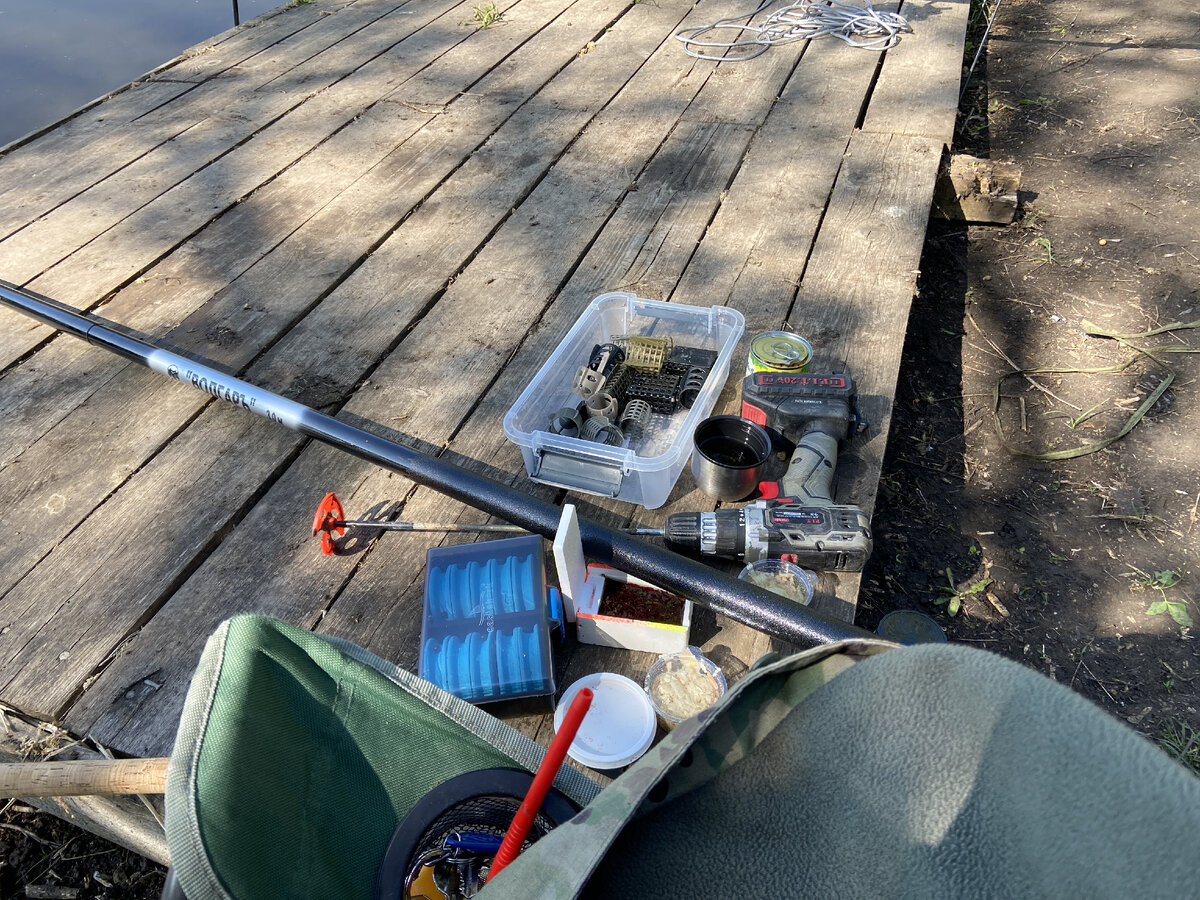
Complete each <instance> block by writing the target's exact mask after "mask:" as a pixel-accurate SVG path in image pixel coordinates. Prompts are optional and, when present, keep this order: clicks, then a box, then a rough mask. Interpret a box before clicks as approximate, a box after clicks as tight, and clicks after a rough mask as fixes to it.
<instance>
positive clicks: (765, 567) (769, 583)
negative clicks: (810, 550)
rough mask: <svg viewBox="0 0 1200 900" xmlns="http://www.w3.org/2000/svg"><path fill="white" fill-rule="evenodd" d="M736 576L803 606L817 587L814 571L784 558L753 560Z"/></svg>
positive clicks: (807, 602) (809, 601)
mask: <svg viewBox="0 0 1200 900" xmlns="http://www.w3.org/2000/svg"><path fill="white" fill-rule="evenodd" d="M738 578H740V579H741V580H742V581H748V582H750V583H751V584H752V585H754V586H755V587H760V588H762V589H763V590H767V591H770V592H771V593H773V594H779V596H781V597H787V598H788V599H789V600H795V601H796V602H797V603H801V604H803V605H804V606H808V604H809V603H811V602H812V598H813V592H814V591H815V590H816V589H817V573H816V572H810V571H809V570H808V569H802V568H800V567H799V566H798V565H796V564H795V563H791V562H788V561H787V560H784V559H758V560H755V561H754V562H752V563H750V564H749V565H748V566H746V568H744V569H742V571H741V573H739V575H738Z"/></svg>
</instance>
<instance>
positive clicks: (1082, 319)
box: [858, 0, 1200, 766]
mask: <svg viewBox="0 0 1200 900" xmlns="http://www.w3.org/2000/svg"><path fill="white" fill-rule="evenodd" d="M1159 10H1161V11H1162V13H1163V14H1162V16H1159V15H1158V11H1159ZM1198 34H1200V16H1198V15H1197V14H1196V13H1194V12H1188V13H1184V12H1182V11H1180V10H1179V9H1178V8H1176V7H1173V6H1172V7H1168V6H1167V5H1166V4H1161V3H1159V4H1155V3H1151V4H1149V5H1145V6H1141V7H1139V8H1138V10H1137V11H1136V14H1135V12H1134V10H1133V8H1132V7H1130V8H1128V9H1127V10H1126V9H1124V8H1123V7H1122V5H1121V4H1116V5H1107V6H1104V8H1100V7H1097V6H1095V5H1085V4H1080V3H1077V2H1073V0H1050V2H1047V0H1037V2H1034V0H1006V2H1005V3H1004V5H1003V6H1002V7H1001V10H1000V13H999V15H998V17H997V21H996V24H995V26H994V29H993V33H992V36H991V39H990V44H989V47H988V52H987V54H986V69H985V70H983V69H982V63H981V68H980V69H977V70H976V73H975V76H974V78H973V79H972V82H971V89H970V90H969V91H968V95H967V97H966V98H964V102H963V107H962V110H961V111H960V116H959V134H958V138H957V141H956V147H955V150H956V152H969V153H972V154H974V155H977V156H986V157H989V158H991V159H993V160H1002V161H1010V162H1013V163H1015V164H1017V165H1018V166H1019V167H1020V168H1021V170H1022V176H1023V181H1022V193H1021V201H1022V210H1021V215H1020V219H1019V221H1018V222H1017V223H1016V224H1014V225H1011V226H1008V227H1005V228H995V227H970V228H967V227H963V226H955V225H948V224H941V225H939V224H931V227H930V229H929V232H928V238H927V241H926V246H925V255H924V260H923V262H922V267H921V269H922V278H921V284H920V295H919V297H918V298H917V300H916V301H915V303H914V307H913V313H912V318H911V319H910V323H909V330H908V336H907V342H906V345H905V361H904V365H903V369H902V373H901V377H900V382H899V385H898V389H897V396H896V411H895V418H894V420H893V424H892V431H891V434H890V437H889V442H888V454H887V459H886V461H885V464H884V471H883V477H882V480H881V484H880V493H879V501H878V508H877V510H876V514H875V517H874V524H875V531H876V545H875V553H874V557H873V560H872V564H871V566H870V569H869V571H868V573H867V578H866V581H865V586H864V590H863V593H862V595H861V598H860V613H859V619H858V621H859V624H861V625H863V626H865V627H873V626H874V625H875V624H876V623H877V622H878V620H879V618H880V617H881V616H882V615H883V614H884V613H886V612H888V611H889V610H891V609H895V608H912V609H918V610H921V611H924V612H926V613H931V614H933V615H934V616H935V617H936V618H937V619H938V621H939V622H940V623H941V624H942V625H943V627H944V628H945V630H946V632H947V635H948V636H949V638H950V639H951V640H955V641H970V642H974V643H976V644H978V645H979V646H981V647H985V648H987V649H989V650H993V651H995V652H997V653H1000V654H1002V655H1004V656H1008V657H1011V658H1013V659H1016V660H1020V661H1022V662H1024V663H1026V664H1027V665H1029V666H1030V667H1032V668H1035V669H1037V670H1039V671H1041V672H1042V673H1044V674H1046V675H1048V676H1049V677H1051V678H1054V679H1056V680H1057V681H1060V682H1062V683H1064V684H1067V685H1069V686H1071V687H1072V688H1074V689H1075V690H1077V691H1079V692H1080V693H1082V694H1084V695H1085V696H1086V697H1088V698H1089V699H1091V700H1092V701H1093V702H1095V703H1096V704H1097V705H1099V706H1100V707H1101V708H1103V709H1105V710H1107V711H1108V712H1111V713H1112V714H1113V715H1114V716H1117V717H1118V718H1120V719H1121V720H1123V721H1125V722H1127V723H1128V724H1130V725H1131V726H1133V727H1134V728H1136V729H1138V730H1139V731H1142V732H1144V733H1146V734H1148V735H1150V736H1152V737H1154V738H1155V739H1159V738H1166V739H1167V741H1168V743H1171V735H1172V734H1175V735H1176V736H1177V737H1178V736H1179V735H1183V736H1185V737H1184V744H1185V746H1186V740H1187V738H1188V737H1191V736H1193V735H1195V733H1196V729H1200V713H1198V712H1197V707H1200V666H1198V665H1197V657H1196V643H1195V628H1194V626H1193V625H1192V624H1191V623H1193V622H1195V621H1196V620H1197V619H1200V605H1198V604H1197V603H1196V598H1197V596H1200V595H1198V593H1197V577H1198V576H1200V571H1198V569H1197V559H1196V549H1197V541H1198V540H1200V531H1198V530H1197V515H1198V512H1197V502H1198V500H1200V467H1198V466H1197V463H1198V462H1200V441H1198V439H1197V435H1196V431H1195V430H1194V429H1195V427H1196V423H1197V421H1200V419H1198V416H1200V408H1198V403H1197V393H1196V376H1197V373H1200V359H1198V358H1197V357H1196V356H1194V355H1190V354H1189V353H1187V352H1182V351H1186V350H1192V349H1200V331H1193V330H1192V326H1200V303H1198V299H1200V298H1198V296H1197V290H1198V289H1200V240H1198V237H1200V183H1198V182H1200V99H1198V98H1197V95H1196V93H1195V85H1196V84H1197V83H1198V81H1200V47H1198V45H1197V42H1196V37H1197V35H1198ZM1171 326H1174V327H1171ZM1099 331H1103V332H1108V333H1110V334H1112V333H1117V334H1124V335H1143V334H1145V333H1146V332H1151V331H1160V332H1161V333H1158V334H1154V335H1148V336H1145V337H1130V338H1128V339H1126V340H1125V341H1118V340H1114V339H1112V338H1109V337H1100V336H1096V332H1099ZM1134 347H1137V348H1141V349H1142V350H1147V351H1149V350H1151V349H1152V348H1158V349H1157V350H1156V352H1154V354H1153V356H1149V355H1147V354H1146V353H1139V352H1137V351H1136V350H1134V349H1133V348H1134ZM1125 362H1131V363H1132V364H1131V365H1130V366H1129V368H1127V369H1124V370H1123V371H1122V372H1120V373H1119V374H1113V373H1087V374H1084V373H1071V374H1030V375H1029V377H1028V378H1026V377H1024V376H1023V375H1021V374H1014V373H1015V370H1016V367H1018V366H1019V367H1022V368H1023V369H1030V368H1043V369H1060V370H1061V369H1068V370H1085V369H1099V368H1103V367H1110V366H1113V365H1114V364H1123V363H1125ZM1004 375H1009V376H1010V377H1007V378H1005V380H1004V381H1003V382H1002V383H1001V384H1000V386H999V391H1000V401H999V405H998V407H996V406H995V404H994V398H993V391H994V390H996V389H997V384H998V379H1000V377H1001V376H1004ZM1168 380H1169V384H1166V385H1164V382H1165V381H1168ZM1159 388H1163V393H1162V395H1161V397H1159V398H1158V399H1157V400H1156V401H1155V402H1153V405H1152V406H1150V407H1149V409H1148V410H1147V411H1146V412H1145V415H1144V416H1143V417H1142V418H1140V420H1138V421H1137V422H1136V424H1134V425H1133V427H1132V428H1131V429H1130V430H1129V432H1128V435H1127V436H1125V437H1123V438H1121V439H1119V440H1116V441H1114V442H1113V443H1111V444H1110V445H1108V446H1107V447H1106V448H1105V449H1101V450H1099V451H1097V452H1092V453H1088V454H1086V455H1082V456H1079V457H1077V458H1071V459H1057V460H1045V459H1037V458H1030V457H1027V456H1020V455H1014V454H1013V453H1010V452H1008V451H1006V450H1005V449H1004V448H1003V447H1002V445H1001V441H1000V438H999V433H998V428H997V424H996V422H997V420H996V418H995V417H994V416H993V409H994V408H995V409H997V412H998V420H999V423H1000V424H999V428H1000V429H1002V431H1003V435H1004V440H1005V441H1006V442H1007V444H1008V445H1009V446H1010V447H1012V448H1013V449H1017V450H1020V451H1022V452H1025V453H1031V454H1035V455H1037V454H1045V453H1047V452H1054V451H1058V452H1062V451H1067V450H1070V449H1072V448H1086V447H1088V446H1089V445H1095V444H1097V443H1100V442H1103V441H1104V440H1105V439H1107V438H1111V437H1113V436H1115V435H1117V434H1119V433H1120V432H1121V431H1122V430H1123V429H1124V428H1125V427H1126V426H1127V423H1129V422H1130V420H1131V418H1132V417H1134V416H1135V415H1136V413H1137V412H1138V410H1139V409H1140V408H1141V407H1142V406H1143V404H1145V403H1146V402H1147V401H1148V399H1150V398H1151V397H1152V395H1153V394H1154V393H1155V392H1156V390H1158V389H1159ZM954 604H961V610H960V611H958V612H957V614H955V615H950V607H951V606H952V605H954ZM1196 751H1197V746H1196V744H1193V745H1192V748H1191V750H1189V751H1187V755H1188V756H1189V757H1190V760H1191V761H1192V763H1193V766H1195V761H1196V758H1197V755H1198V754H1197V752H1196Z"/></svg>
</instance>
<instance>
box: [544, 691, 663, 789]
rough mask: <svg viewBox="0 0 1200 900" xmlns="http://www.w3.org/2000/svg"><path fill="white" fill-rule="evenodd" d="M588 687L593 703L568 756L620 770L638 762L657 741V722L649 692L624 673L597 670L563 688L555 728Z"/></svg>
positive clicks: (586, 762)
mask: <svg viewBox="0 0 1200 900" xmlns="http://www.w3.org/2000/svg"><path fill="white" fill-rule="evenodd" d="M585 687H586V688H591V689H592V694H593V697H592V705H591V707H590V708H589V709H588V711H587V715H585V716H584V717H583V722H582V724H581V725H580V726H579V732H578V733H577V734H576V735H575V740H573V741H572V742H571V746H570V747H569V748H568V749H567V755H568V756H570V757H571V759H573V760H575V761H576V762H579V763H582V764H583V765H585V766H590V767H591V768H593V769H619V768H621V767H622V766H627V765H629V764H630V763H632V762H634V761H636V760H637V759H638V758H639V757H641V755H642V754H643V753H645V752H646V751H647V750H649V749H650V745H651V744H652V743H654V735H655V734H656V733H657V731H658V723H657V721H656V720H655V717H654V707H653V705H651V703H650V698H649V697H648V696H647V695H646V692H645V691H644V690H642V688H641V686H640V685H638V684H637V683H636V682H634V681H631V680H630V679H628V678H626V677H625V676H624V675H617V674H616V673H614V672H595V673H593V674H591V675H585V676H584V677H583V678H580V679H579V680H578V681H576V682H575V683H574V684H572V685H571V686H570V687H569V688H567V689H566V690H565V691H563V695H562V698H561V699H560V700H559V701H558V707H557V708H556V709H555V711H554V730H555V731H558V729H559V726H561V725H562V721H563V717H564V716H565V715H566V714H567V709H568V708H569V707H570V705H571V701H572V700H573V699H575V695H576V694H577V693H579V691H580V690H582V689H583V688H585Z"/></svg>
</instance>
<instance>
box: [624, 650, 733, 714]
mask: <svg viewBox="0 0 1200 900" xmlns="http://www.w3.org/2000/svg"><path fill="white" fill-rule="evenodd" d="M643 686H644V687H645V689H646V693H647V694H648V695H649V696H650V704H651V705H652V706H653V707H654V712H655V715H656V716H657V717H658V722H659V724H660V725H662V727H663V728H665V729H666V730H667V731H670V730H671V729H673V728H674V727H675V726H676V725H678V724H679V723H680V722H682V721H683V720H684V719H690V718H691V717H692V716H695V715H698V714H699V713H701V712H703V711H704V710H706V709H708V708H709V707H710V706H712V705H713V704H714V703H716V702H717V701H718V700H720V699H721V697H723V696H724V695H725V687H726V685H725V676H724V675H723V674H722V673H721V669H720V667H719V666H718V665H717V664H716V663H714V662H713V661H712V660H711V659H709V658H708V657H707V656H705V655H704V654H703V653H701V652H700V650H699V648H697V647H688V648H687V649H686V650H683V651H682V652H680V653H671V654H669V655H665V656H660V657H659V658H658V659H657V660H655V662H654V664H653V665H652V666H650V671H649V672H647V673H646V681H645V683H644V685H643Z"/></svg>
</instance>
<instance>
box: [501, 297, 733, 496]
mask: <svg viewBox="0 0 1200 900" xmlns="http://www.w3.org/2000/svg"><path fill="white" fill-rule="evenodd" d="M745 327H746V323H745V319H744V318H743V317H742V314H741V313H739V312H738V311H737V310H735V309H730V308H729V307H726V306H713V307H699V306H687V305H685V304H682V303H666V302H663V301H660V300H645V299H643V298H641V297H637V296H635V295H634V294H631V293H627V292H619V293H609V294H602V295H600V296H599V297H597V298H596V299H595V300H593V301H592V302H591V304H590V305H589V306H588V308H587V310H586V311H585V312H584V314H583V315H582V316H580V318H579V320H578V321H577V322H576V323H575V325H574V326H573V327H572V328H571V330H570V331H569V332H567V335H566V337H564V338H563V340H562V342H561V343H560V344H559V345H558V347H557V348H556V349H555V351H554V352H553V353H552V354H551V355H550V358H549V359H548V360H546V363H545V365H543V366H542V368H541V369H540V370H539V371H538V373H537V375H535V376H534V378H533V380H532V381H531V382H530V383H529V386H528V387H526V388H525V390H524V391H523V392H522V393H521V396H519V397H518V398H517V400H516V402H515V403H514V404H513V405H512V408H511V409H509V411H508V414H507V415H505V417H504V433H505V435H507V437H508V439H509V440H510V441H512V442H513V443H514V444H516V445H517V446H519V447H520V448H521V453H522V455H523V456H524V459H525V470H526V471H527V472H528V473H529V477H530V478H532V479H533V480H534V481H539V482H541V483H543V484H549V485H553V486H555V487H563V488H568V489H570V490H576V491H583V492H584V493H588V494H596V495H598V496H601V497H612V498H614V499H617V500H626V501H628V502H630V503H637V504H640V505H641V506H644V507H646V508H648V509H655V508H657V507H659V506H662V505H663V504H664V503H665V502H666V501H667V497H668V496H670V494H671V489H672V488H673V487H674V485H675V481H676V480H677V479H678V478H679V473H680V472H682V471H683V467H684V466H685V465H686V464H687V460H688V457H689V455H690V454H691V450H692V432H694V431H695V429H696V425H697V424H699V423H700V422H701V421H702V420H703V419H705V418H707V417H708V416H709V415H710V414H711V412H712V409H713V406H714V405H715V404H716V402H717V396H718V395H719V394H720V392H721V388H722V386H723V385H724V384H725V379H726V378H727V377H728V375H729V367H730V362H731V360H732V358H733V353H734V351H735V350H736V348H737V344H738V341H739V340H740V338H741V336H742V332H743V331H744V330H745ZM621 336H640V337H651V338H662V337H668V338H671V340H672V341H673V342H674V346H676V347H688V348H695V349H698V350H707V351H713V352H715V353H716V361H715V363H713V365H712V368H711V370H710V371H709V373H708V376H707V378H706V379H705V381H704V384H703V387H702V388H701V390H700V392H699V394H698V395H696V398H695V400H694V401H693V403H692V406H691V408H690V409H689V408H677V409H676V410H675V411H674V412H672V413H670V414H666V413H658V412H656V413H654V414H652V415H651V416H650V421H649V424H648V426H647V427H646V428H645V429H644V432H643V433H642V434H641V435H640V436H639V437H638V438H637V439H630V438H628V437H627V438H625V439H624V440H623V442H622V444H621V445H620V446H612V445H608V444H604V443H598V442H596V441H589V440H584V439H582V438H580V437H570V436H566V435H563V434H555V433H553V432H551V431H550V430H549V428H550V422H551V417H552V416H554V415H555V414H556V413H557V412H558V411H559V410H561V409H563V408H564V407H572V406H576V405H578V403H579V402H580V397H579V395H578V394H577V393H576V392H575V390H574V383H575V377H576V373H577V372H578V371H579V369H580V367H583V366H586V365H587V364H588V361H589V359H590V358H591V355H592V351H593V349H594V348H595V347H596V346H597V345H602V344H606V343H609V342H611V341H612V340H613V339H614V338H618V337H621Z"/></svg>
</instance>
